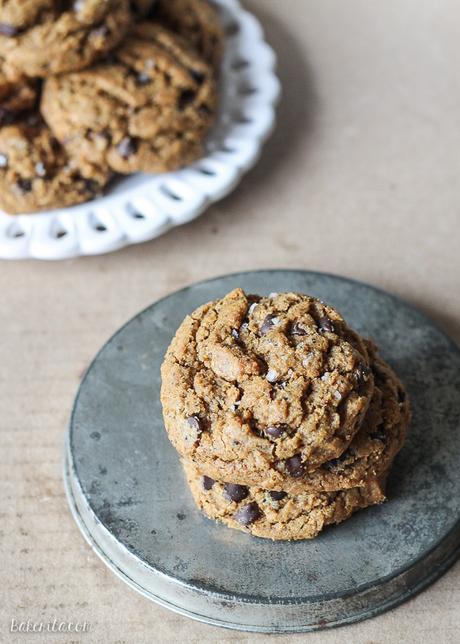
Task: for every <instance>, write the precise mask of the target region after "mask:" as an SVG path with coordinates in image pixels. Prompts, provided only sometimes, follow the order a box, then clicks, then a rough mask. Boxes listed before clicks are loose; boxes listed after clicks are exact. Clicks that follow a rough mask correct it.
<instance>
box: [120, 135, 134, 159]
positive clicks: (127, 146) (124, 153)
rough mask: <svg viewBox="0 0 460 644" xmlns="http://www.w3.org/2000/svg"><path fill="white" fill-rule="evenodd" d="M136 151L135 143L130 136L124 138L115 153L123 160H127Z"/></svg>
mask: <svg viewBox="0 0 460 644" xmlns="http://www.w3.org/2000/svg"><path fill="white" fill-rule="evenodd" d="M136 151H137V142H136V140H135V139H132V138H131V137H130V136H125V138H124V139H122V140H121V141H120V143H119V144H118V145H117V152H118V154H119V155H120V156H121V157H122V158H123V159H128V158H129V157H130V156H131V155H132V154H134V153H135V152H136Z"/></svg>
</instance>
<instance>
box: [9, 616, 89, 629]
mask: <svg viewBox="0 0 460 644" xmlns="http://www.w3.org/2000/svg"><path fill="white" fill-rule="evenodd" d="M89 630H90V624H89V622H86V621H84V622H77V621H66V620H63V619H57V618H56V617H55V618H54V619H50V620H49V621H45V620H39V621H35V620H33V619H27V620H20V619H15V618H14V617H13V618H12V619H11V623H10V633H88V631H89Z"/></svg>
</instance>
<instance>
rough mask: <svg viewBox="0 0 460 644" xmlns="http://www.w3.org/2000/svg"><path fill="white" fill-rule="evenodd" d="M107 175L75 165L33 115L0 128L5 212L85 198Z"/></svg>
mask: <svg viewBox="0 0 460 644" xmlns="http://www.w3.org/2000/svg"><path fill="white" fill-rule="evenodd" d="M108 179H109V175H108V174H104V173H101V172H100V171H96V169H95V168H93V167H92V166H90V165H89V164H87V165H83V166H81V167H78V166H76V165H75V162H74V161H72V160H71V159H69V158H68V156H67V154H66V153H65V150H64V149H63V148H62V146H61V145H60V144H59V143H58V141H57V140H56V139H55V138H54V136H53V135H52V133H51V131H50V130H49V128H48V127H47V126H46V125H45V124H44V123H42V122H41V120H40V119H39V118H38V117H37V116H29V117H27V118H24V119H21V120H19V121H17V122H15V123H14V124H12V125H7V126H5V127H2V128H1V129H0V208H1V209H3V210H5V211H6V212H8V213H11V214H17V213H31V212H36V211H39V210H47V209H51V208H59V207H64V206H69V205H72V204H75V203H79V202H83V201H88V200H89V199H93V198H94V197H96V196H97V195H98V194H100V193H101V191H102V189H103V188H104V186H105V184H106V183H107V181H108Z"/></svg>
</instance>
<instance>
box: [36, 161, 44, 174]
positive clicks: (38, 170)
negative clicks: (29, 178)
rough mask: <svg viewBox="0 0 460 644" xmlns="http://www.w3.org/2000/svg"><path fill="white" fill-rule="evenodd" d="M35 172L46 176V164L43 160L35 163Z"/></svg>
mask: <svg viewBox="0 0 460 644" xmlns="http://www.w3.org/2000/svg"><path fill="white" fill-rule="evenodd" d="M35 174H36V175H37V177H46V168H45V164H44V163H42V162H41V161H39V162H38V163H36V164H35Z"/></svg>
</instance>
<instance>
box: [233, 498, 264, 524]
mask: <svg viewBox="0 0 460 644" xmlns="http://www.w3.org/2000/svg"><path fill="white" fill-rule="evenodd" d="M261 516H262V515H261V512H260V509H259V506H258V505H257V503H255V502H254V501H253V502H252V503H248V504H247V505H243V507H242V508H240V509H239V510H238V512H236V513H235V514H234V518H235V520H236V521H238V523H241V525H246V526H247V525H250V524H251V523H254V521H257V519H260V517H261Z"/></svg>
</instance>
